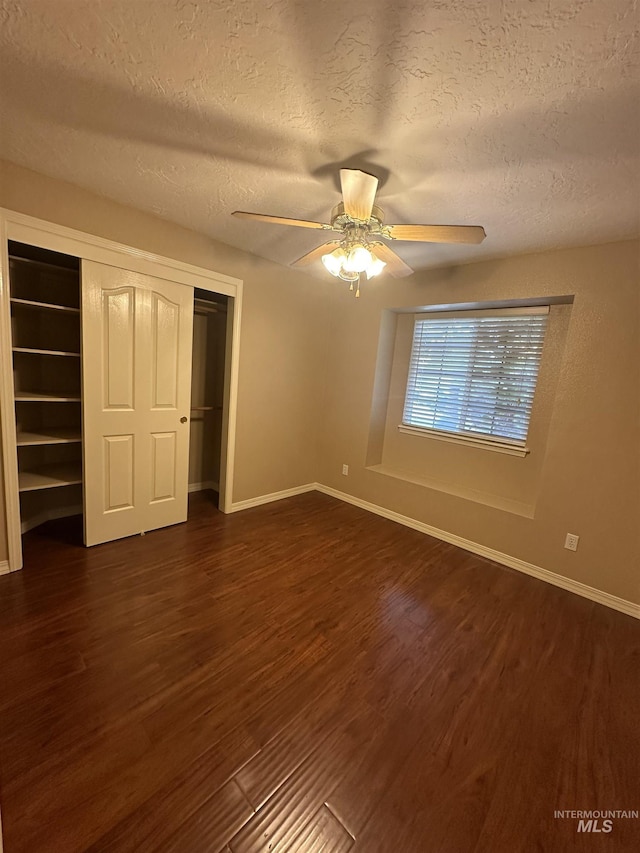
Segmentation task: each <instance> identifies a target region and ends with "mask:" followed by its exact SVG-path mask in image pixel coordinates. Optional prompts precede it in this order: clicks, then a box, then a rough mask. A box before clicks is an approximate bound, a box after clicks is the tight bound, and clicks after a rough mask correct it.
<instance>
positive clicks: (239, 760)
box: [90, 728, 257, 853]
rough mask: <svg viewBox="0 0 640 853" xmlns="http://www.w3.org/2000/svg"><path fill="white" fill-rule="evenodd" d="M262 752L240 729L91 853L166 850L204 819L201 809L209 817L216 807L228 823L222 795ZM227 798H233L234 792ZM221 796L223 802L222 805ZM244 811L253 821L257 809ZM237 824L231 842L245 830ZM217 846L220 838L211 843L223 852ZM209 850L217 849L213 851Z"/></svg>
mask: <svg viewBox="0 0 640 853" xmlns="http://www.w3.org/2000/svg"><path fill="white" fill-rule="evenodd" d="M256 749H257V748H256V745H255V743H254V741H253V740H252V738H251V737H250V736H249V735H248V734H247V732H246V731H245V730H244V729H242V728H238V729H234V730H233V732H232V733H231V734H230V735H228V736H227V737H225V738H224V740H223V741H222V742H221V743H220V744H217V745H216V746H214V747H212V748H211V749H208V750H207V751H206V752H204V753H203V754H202V755H201V756H200V758H198V759H197V760H196V761H195V762H193V763H192V764H190V765H189V766H188V767H187V768H186V769H185V770H183V772H182V773H180V774H178V775H177V776H175V777H173V778H172V779H171V780H170V781H169V782H168V783H167V784H166V785H165V786H164V787H163V788H161V789H160V790H158V791H157V792H155V793H154V794H153V795H152V796H151V797H150V798H149V799H147V800H146V802H144V803H143V804H142V805H141V806H140V807H139V808H137V809H135V810H133V811H130V812H129V813H128V814H127V816H126V817H124V818H123V819H122V820H121V821H120V822H119V823H117V824H116V825H115V826H113V827H112V828H111V829H110V830H109V831H108V832H105V833H104V834H103V835H101V836H100V839H99V841H97V842H96V843H95V845H93V846H92V847H91V848H90V853H137V851H141V850H156V849H157V850H164V849H165V846H166V845H167V844H168V843H169V839H171V838H173V837H174V836H176V835H177V836H180V835H181V833H182V831H183V828H184V827H187V826H188V825H189V824H190V821H192V820H194V819H196V820H198V818H196V815H198V813H199V812H200V810H202V811H203V815H207V814H208V810H209V808H212V807H213V808H214V809H217V812H214V814H217V815H218V818H217V819H218V820H222V818H223V817H224V816H225V815H226V814H227V811H226V809H225V807H224V803H225V802H226V800H225V793H223V794H219V792H220V791H221V790H222V789H223V787H224V786H225V783H227V782H228V780H229V779H230V777H231V776H232V775H233V773H234V772H235V771H236V770H237V768H238V767H242V765H243V764H245V762H246V761H248V760H249V759H250V758H251V757H252V756H253V755H254V754H255V753H256ZM226 794H227V795H228V794H229V791H227V792H226ZM217 797H218V799H216V798H217ZM219 797H222V803H221V802H220V799H219ZM243 799H244V798H243ZM207 804H208V805H207ZM229 805H230V806H233V805H234V800H233V799H231V800H230V801H229ZM241 806H242V804H241V803H237V804H236V807H240V808H239V811H240V812H241V813H242V815H243V817H244V818H248V817H249V816H250V814H251V811H252V810H251V809H249V811H248V812H246V811H244V810H243V809H242V808H241ZM203 819H204V817H203ZM207 820H209V819H207ZM209 822H210V821H209ZM242 822H243V821H241V823H242ZM231 823H232V824H233V825H232V831H231V830H228V831H227V834H226V835H225V840H226V839H228V838H231V836H232V835H233V834H234V832H235V831H236V830H237V829H238V828H239V826H240V825H241V823H240V824H239V825H238V826H236V825H235V823H234V822H233V821H231ZM212 825H213V826H214V827H215V826H216V825H217V826H219V825H220V823H218V824H216V822H215V821H213V824H212ZM224 825H226V826H228V825H229V824H228V823H226V824H224ZM185 831H186V830H185ZM214 841H215V842H216V843H217V839H216V838H213V839H212V838H209V844H210V845H213V848H214V849H217V848H216V845H215V844H213V842H214ZM220 843H222V841H221V842H220ZM183 849H186V848H183ZM207 849H211V846H210V847H209V848H207Z"/></svg>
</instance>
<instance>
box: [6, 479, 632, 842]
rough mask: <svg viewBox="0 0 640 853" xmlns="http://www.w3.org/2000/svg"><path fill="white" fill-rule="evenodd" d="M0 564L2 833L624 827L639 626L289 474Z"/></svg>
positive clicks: (457, 837) (350, 833)
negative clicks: (280, 481) (174, 515)
mask: <svg viewBox="0 0 640 853" xmlns="http://www.w3.org/2000/svg"><path fill="white" fill-rule="evenodd" d="M78 541H79V532H78V529H77V523H76V521H75V520H73V521H71V522H69V521H67V522H65V523H57V524H52V525H49V526H48V527H43V528H41V529H39V530H36V531H32V533H30V534H28V535H27V536H26V541H25V563H26V568H25V570H24V571H23V572H21V573H17V574H15V575H11V576H5V577H1V578H0V618H1V621H0V625H1V641H2V656H1V662H0V669H1V672H0V674H1V678H2V682H1V685H2V693H1V697H0V698H1V708H0V767H1V770H0V773H1V775H0V783H1V796H2V819H3V825H4V834H5V851H6V853H27V851H28V853H46V851H56V853H73V851H91V853H98V851H100V853H102V851H118V853H121V852H122V851H137V852H138V853H140V851H143V853H146V851H156V850H158V851H181V853H201V851H202V852H203V851H210V853H216V851H225V853H229V851H231V853H257V851H270V853H275V851H277V853H282V851H285V850H286V851H297V853H320V851H323V853H343V851H345V853H346V851H349V850H351V851H354V853H364V852H365V851H366V853H374V851H380V853H436V851H447V853H467V851H469V853H473V852H474V851H476V852H479V851H481V853H502V851H505V853H518V851H523V853H524V851H527V853H528V851H545V853H546V852H547V851H573V850H577V851H582V850H585V851H587V850H588V851H601V850H607V851H622V850H625V851H626V850H634V851H637V850H639V849H640V820H633V819H619V820H614V821H613V827H612V831H611V832H610V833H608V834H602V833H600V834H597V833H594V832H578V831H577V827H578V821H577V819H554V810H564V809H580V810H587V809H618V810H630V809H637V808H640V805H639V799H640V797H639V794H640V745H639V730H640V728H639V725H638V720H639V714H638V712H639V709H640V686H639V683H640V679H639V678H638V676H639V674H640V624H639V623H638V622H637V621H635V620H633V619H632V618H630V617H627V616H624V615H622V614H620V613H616V612H614V611H611V610H608V609H606V608H604V607H602V606H599V605H595V604H593V603H591V602H589V601H586V600H584V599H581V598H578V597H577V596H574V595H571V594H570V593H567V592H564V591H562V590H559V589H556V588H554V587H551V586H548V585H546V584H544V583H542V582H540V581H537V580H534V579H532V578H529V577H526V576H524V575H521V574H518V573H516V572H513V571H510V570H508V569H505V568H503V567H500V566H497V565H495V564H493V563H490V562H489V561H487V560H483V559H481V558H479V557H476V556H474V555H472V554H469V553H467V552H465V551H461V550H459V549H457V548H454V547H453V546H450V545H447V544H444V543H442V542H439V541H437V540H435V539H431V538H429V537H427V536H424V535H422V534H420V533H417V532H415V531H412V530H408V529H406V528H403V527H400V526H399V525H396V524H394V523H392V522H390V521H386V520H383V519H381V518H379V517H377V516H374V515H370V514H368V513H366V512H364V511H362V510H360V509H357V508H355V507H352V506H348V505H346V504H343V503H340V502H338V501H336V500H333V499H331V498H329V497H326V496H324V495H320V494H317V493H310V494H306V495H302V496H299V497H296V498H291V499H289V500H286V501H281V502H279V503H272V504H268V505H266V506H263V507H258V508H256V509H251V510H247V511H245V512H242V513H238V514H236V515H232V516H224V515H222V514H221V513H219V512H218V511H217V510H216V509H215V508H214V506H213V504H212V502H211V498H210V497H207V496H206V495H200V496H197V497H196V498H195V499H194V500H193V502H192V512H191V518H190V520H189V522H188V523H187V524H186V525H180V526H178V527H174V528H169V529H165V530H161V531H157V532H155V533H150V534H148V535H147V536H145V537H137V538H131V539H127V540H124V541H120V542H115V543H111V544H107V545H103V546H100V547H97V548H94V549H85V548H83V547H81V546H79V544H78Z"/></svg>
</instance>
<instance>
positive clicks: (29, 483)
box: [18, 462, 82, 492]
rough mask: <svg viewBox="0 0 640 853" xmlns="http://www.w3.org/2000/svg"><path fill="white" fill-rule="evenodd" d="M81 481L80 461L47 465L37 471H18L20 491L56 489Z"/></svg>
mask: <svg viewBox="0 0 640 853" xmlns="http://www.w3.org/2000/svg"><path fill="white" fill-rule="evenodd" d="M81 482H82V468H81V466H80V463H79V462H77V463H75V464H74V463H70V464H67V465H47V466H43V467H42V468H41V469H40V470H39V471H20V472H19V473H18V489H19V491H21V492H34V491H36V490H37V489H56V488H59V487H60V486H73V485H75V484H76V483H81Z"/></svg>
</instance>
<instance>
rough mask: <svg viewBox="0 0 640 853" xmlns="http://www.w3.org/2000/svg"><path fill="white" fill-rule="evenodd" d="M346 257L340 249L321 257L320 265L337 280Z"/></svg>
mask: <svg viewBox="0 0 640 853" xmlns="http://www.w3.org/2000/svg"><path fill="white" fill-rule="evenodd" d="M346 255H347V253H346V252H345V250H344V249H342V248H339V249H335V250H334V251H333V252H329V253H328V254H326V255H323V256H322V263H323V265H324V268H325V269H326V270H327V271H328V272H330V273H331V275H333V276H336V278H337V277H338V276H339V275H340V271H341V270H342V266H343V264H344V260H345V258H346Z"/></svg>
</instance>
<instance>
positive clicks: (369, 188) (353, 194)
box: [340, 169, 378, 222]
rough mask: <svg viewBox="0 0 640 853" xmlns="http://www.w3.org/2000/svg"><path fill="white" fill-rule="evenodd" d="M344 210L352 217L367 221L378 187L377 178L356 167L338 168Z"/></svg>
mask: <svg viewBox="0 0 640 853" xmlns="http://www.w3.org/2000/svg"><path fill="white" fill-rule="evenodd" d="M340 183H341V184H342V200H343V202H344V212H345V213H346V214H347V216H350V217H351V218H352V219H359V220H360V221H361V222H367V221H368V219H369V217H370V216H371V210H372V209H373V202H374V201H375V197H376V192H377V189H378V179H377V178H375V177H374V176H373V175H368V174H367V173H366V172H360V171H358V169H340Z"/></svg>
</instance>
